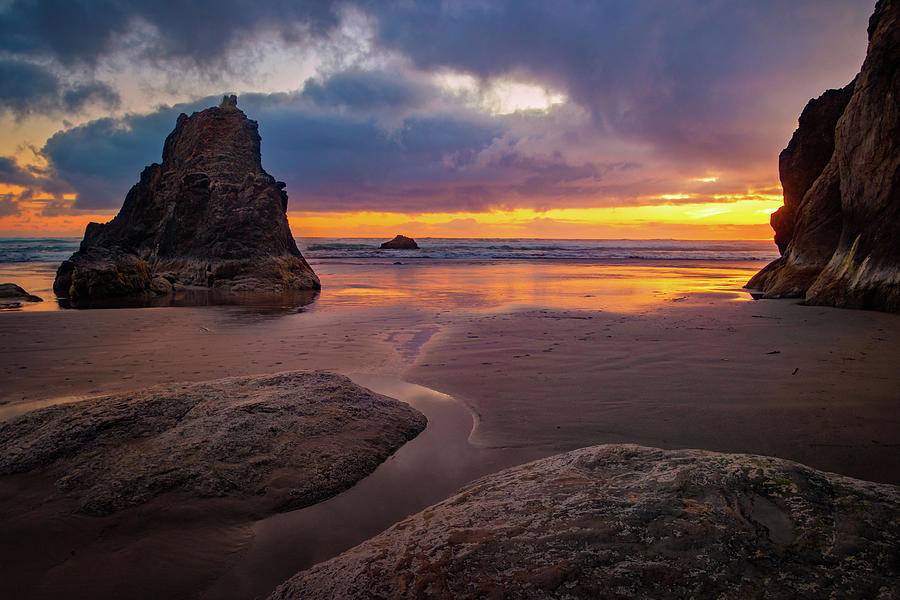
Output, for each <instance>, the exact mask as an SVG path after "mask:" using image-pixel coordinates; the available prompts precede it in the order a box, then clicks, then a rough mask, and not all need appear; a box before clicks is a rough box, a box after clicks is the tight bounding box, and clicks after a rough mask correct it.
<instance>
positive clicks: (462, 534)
mask: <svg viewBox="0 0 900 600" xmlns="http://www.w3.org/2000/svg"><path fill="white" fill-rule="evenodd" d="M898 509H900V490H898V488H897V487H894V486H889V485H884V484H874V483H868V482H864V481H859V480H854V479H850V478H847V477H841V476H839V475H834V474H829V473H823V472H820V471H816V470H813V469H810V468H808V467H805V466H803V465H800V464H797V463H794V462H791V461H786V460H781V459H776V458H768V457H761V456H751V455H741V454H718V453H713V452H703V451H699V450H677V451H665V450H659V449H654V448H644V447H640V446H631V445H607V446H595V447H591V448H583V449H581V450H576V451H574V452H569V453H566V454H561V455H557V456H553V457H550V458H547V459H543V460H540V461H537V462H534V463H530V464H527V465H522V466H519V467H514V468H512V469H508V470H506V471H502V472H500V473H497V474H494V475H490V476H488V477H485V478H482V479H480V480H477V481H475V482H473V483H471V484H469V485H468V486H467V487H465V488H464V489H463V490H462V491H460V492H459V493H458V494H457V495H455V496H453V497H451V498H449V499H447V500H445V501H443V502H440V503H438V504H435V505H434V506H431V507H429V508H427V509H425V510H424V511H422V512H421V513H419V514H417V515H414V516H412V517H409V518H407V519H406V520H404V521H401V522H400V523H398V524H396V525H394V526H393V527H392V528H390V529H388V530H387V531H386V532H384V533H383V534H381V535H379V536H377V537H375V538H372V539H370V540H368V541H366V542H364V543H362V544H360V545H359V546H357V547H356V548H353V549H351V550H349V551H347V552H345V553H344V554H342V555H340V556H338V557H336V558H334V559H332V560H329V561H327V562H324V563H321V564H319V565H316V566H314V567H312V568H311V569H309V570H307V571H304V572H302V573H299V574H298V575H296V576H294V577H293V578H292V579H290V580H289V581H288V582H286V583H285V584H283V585H282V586H280V587H279V588H278V589H277V590H276V591H275V592H274V593H273V594H272V596H270V598H271V599H282V600H283V599H300V598H304V599H317V598H535V599H537V598H621V599H628V598H634V599H643V598H763V597H765V598H791V599H793V598H833V597H834V598H896V597H900V563H898V561H897V556H898V554H897V552H898V549H900V510H898Z"/></svg>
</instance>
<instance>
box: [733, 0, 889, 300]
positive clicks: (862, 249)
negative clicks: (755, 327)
mask: <svg viewBox="0 0 900 600" xmlns="http://www.w3.org/2000/svg"><path fill="white" fill-rule="evenodd" d="M898 65H900V0H879V2H878V4H877V5H876V7H875V13H874V14H873V15H872V17H871V19H870V21H869V47H868V52H867V54H866V60H865V62H864V63H863V66H862V69H861V71H860V73H859V75H857V77H856V79H855V80H854V82H852V83H851V84H850V85H848V86H847V87H845V88H843V89H841V90H829V91H828V92H826V93H825V94H824V95H822V96H821V97H820V98H817V99H815V100H812V101H810V103H809V104H808V105H807V106H806V108H805V109H804V110H803V113H802V114H801V116H800V122H799V127H798V128H797V131H795V132H794V136H793V138H792V139H791V142H790V144H788V147H787V148H786V149H785V150H784V151H783V152H782V153H781V156H780V157H779V170H780V175H781V182H782V187H783V188H784V206H783V207H782V208H781V209H779V210H778V211H777V212H776V213H774V214H773V215H772V227H773V229H775V242H776V244H778V247H779V250H780V251H781V252H782V256H781V257H780V258H779V259H777V260H775V261H774V262H772V263H771V264H770V265H768V266H767V267H766V268H764V269H763V270H762V271H760V272H759V273H757V274H756V275H755V276H754V277H753V278H752V279H751V280H750V281H749V282H748V283H747V287H748V288H752V289H757V290H761V291H762V292H764V294H765V297H768V298H783V297H801V298H805V300H806V302H807V303H809V304H823V305H832V306H843V307H848V308H869V309H876V310H886V311H893V312H897V311H900V231H898V226H900V102H898V98H900V67H898Z"/></svg>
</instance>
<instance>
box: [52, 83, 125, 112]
mask: <svg viewBox="0 0 900 600" xmlns="http://www.w3.org/2000/svg"><path fill="white" fill-rule="evenodd" d="M120 103H121V99H120V98H119V94H118V93H117V92H116V91H115V90H114V89H112V88H111V87H109V86H108V85H107V84H105V83H101V82H99V81H93V82H90V83H85V84H82V85H76V86H75V87H73V88H71V89H68V90H66V91H65V92H63V95H62V105H63V108H65V109H66V110H68V111H70V112H77V111H79V110H81V109H82V108H84V106H86V105H88V104H99V105H101V106H104V107H106V108H109V109H114V108H118V107H119V104H120Z"/></svg>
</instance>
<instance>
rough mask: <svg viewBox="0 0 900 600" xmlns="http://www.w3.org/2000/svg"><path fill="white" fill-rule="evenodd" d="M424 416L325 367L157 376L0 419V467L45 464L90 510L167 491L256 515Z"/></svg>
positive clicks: (360, 468)
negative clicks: (205, 377) (186, 380)
mask: <svg viewBox="0 0 900 600" xmlns="http://www.w3.org/2000/svg"><path fill="white" fill-rule="evenodd" d="M425 424H426V420H425V417H424V416H423V415H422V414H421V413H419V412H418V411H416V410H415V409H413V408H411V407H410V406H408V405H407V404H404V403H402V402H398V401H396V400H394V399H392V398H388V397H386V396H381V395H379V394H375V393H373V392H371V391H369V390H367V389H365V388H362V387H359V386H357V385H355V384H354V383H352V382H351V381H350V380H349V379H347V378H346V377H343V376H340V375H335V374H331V373H325V372H289V373H279V374H276V375H267V376H259V377H234V378H229V379H221V380H216V381H209V382H203V383H191V384H170V385H160V386H156V387H152V388H147V389H143V390H139V391H135V392H132V393H126V394H118V395H113V396H106V397H102V398H94V399H90V400H85V401H82V402H77V403H72V404H61V405H55V406H51V407H48V408H42V409H38V410H34V411H32V412H29V413H26V414H24V415H21V416H19V417H17V418H14V419H12V420H11V421H8V422H5V423H0V475H11V474H15V473H23V472H29V471H35V472H38V473H45V474H49V475H50V477H51V479H54V480H55V481H56V494H57V495H63V496H67V497H71V498H74V499H75V500H76V501H77V504H78V507H79V510H80V511H82V512H85V513H87V514H92V515H107V514H110V513H113V512H116V511H118V510H121V509H124V508H127V507H129V506H134V505H138V504H143V503H146V502H148V501H149V500H151V499H153V498H154V497H157V496H159V495H162V494H165V493H167V492H181V493H186V494H187V497H188V498H187V499H188V500H189V499H190V498H196V497H201V498H203V497H207V498H208V497H228V498H231V499H234V500H236V501H237V502H236V503H235V504H234V505H233V506H234V508H235V509H236V510H237V511H238V512H247V513H250V514H268V513H271V512H273V511H283V510H290V509H295V508H299V507H303V506H308V505H311V504H314V503H316V502H319V501H320V500H323V499H325V498H328V497H330V496H333V495H335V494H337V493H339V492H341V491H343V490H345V489H347V488H349V487H350V486H351V485H353V484H354V483H355V482H356V481H358V480H360V479H362V478H363V477H364V476H366V475H368V474H369V473H371V472H372V471H374V470H375V468H376V467H377V466H378V465H379V464H380V463H381V462H383V461H384V460H385V459H386V458H387V457H388V456H390V455H391V454H392V453H393V452H394V451H395V450H396V449H397V448H399V447H400V446H402V445H403V444H404V443H405V442H406V441H408V440H410V439H412V438H413V437H415V436H416V435H417V434H418V433H419V432H421V431H422V430H423V429H424V428H425Z"/></svg>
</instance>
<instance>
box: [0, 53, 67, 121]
mask: <svg viewBox="0 0 900 600" xmlns="http://www.w3.org/2000/svg"><path fill="white" fill-rule="evenodd" d="M59 94H60V84H59V82H58V81H57V79H56V76H54V75H53V74H51V73H49V72H48V71H47V70H46V69H44V68H42V67H40V66H38V65H33V64H31V63H27V62H23V61H19V60H0V109H6V110H9V111H12V112H13V113H15V114H18V115H25V114H28V113H30V112H43V111H46V110H51V109H53V108H56V107H57V106H58V105H59Z"/></svg>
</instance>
